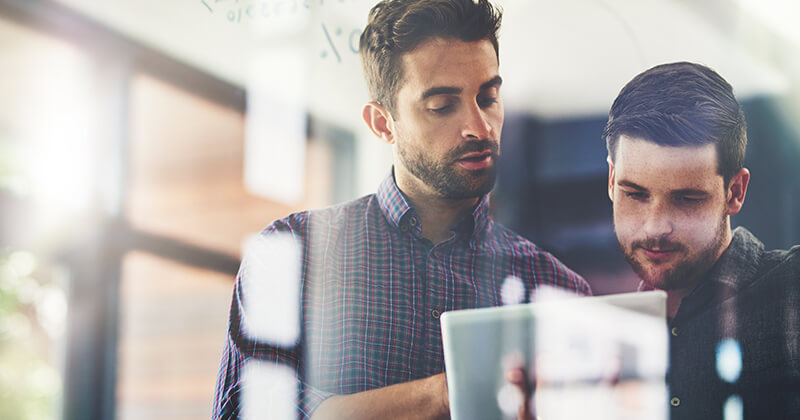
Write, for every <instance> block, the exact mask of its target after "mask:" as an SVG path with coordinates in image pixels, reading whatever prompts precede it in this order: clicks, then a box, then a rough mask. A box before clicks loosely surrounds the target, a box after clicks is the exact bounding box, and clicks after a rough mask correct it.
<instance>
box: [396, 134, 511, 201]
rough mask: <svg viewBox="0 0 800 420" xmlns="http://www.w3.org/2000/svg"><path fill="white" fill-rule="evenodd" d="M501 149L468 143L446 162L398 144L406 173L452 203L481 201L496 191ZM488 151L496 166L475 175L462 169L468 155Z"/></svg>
mask: <svg viewBox="0 0 800 420" xmlns="http://www.w3.org/2000/svg"><path fill="white" fill-rule="evenodd" d="M498 149H499V147H498V145H497V142H496V141H491V140H475V141H471V142H468V143H464V144H463V145H461V146H459V147H457V148H456V149H454V150H452V151H450V152H449V153H447V155H445V156H444V157H443V158H442V159H439V160H435V159H432V158H430V157H429V155H428V154H426V153H425V151H424V150H412V148H411V147H407V146H406V143H405V142H402V143H398V155H399V157H400V161H401V162H402V163H403V165H404V166H405V167H406V169H408V171H409V172H410V173H411V174H412V175H414V176H415V177H417V178H418V179H419V180H420V181H422V182H423V183H424V184H425V185H427V186H428V187H430V188H432V189H433V190H434V191H436V192H437V193H438V194H439V195H440V196H441V197H442V198H447V199H451V200H463V199H469V198H475V197H480V196H482V195H484V194H487V193H488V192H489V191H491V190H492V188H494V183H495V179H496V178H497V169H496V166H495V165H496V162H497V158H498V156H499V150H498ZM484 150H490V151H491V152H492V166H490V167H488V168H485V169H480V170H475V171H469V170H466V169H463V168H459V167H458V163H456V161H457V160H458V158H459V157H461V156H463V155H464V154H465V153H469V152H481V151H484Z"/></svg>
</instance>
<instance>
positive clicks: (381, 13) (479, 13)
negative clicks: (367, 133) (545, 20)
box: [359, 0, 502, 112]
mask: <svg viewBox="0 0 800 420" xmlns="http://www.w3.org/2000/svg"><path fill="white" fill-rule="evenodd" d="M501 19H502V12H501V11H500V10H499V9H498V8H496V7H494V6H492V4H491V3H489V1H488V0H477V1H475V0H383V1H381V2H380V3H378V4H376V5H375V6H374V7H373V8H372V10H371V11H370V12H369V21H368V23H367V27H366V28H365V29H364V32H363V33H362V34H361V39H360V42H359V52H360V54H361V65H362V67H363V69H364V76H365V78H366V79H367V86H368V87H369V94H370V96H371V98H372V100H374V101H377V102H378V103H380V104H383V105H384V106H386V107H387V108H388V109H389V111H390V112H392V111H393V110H394V109H395V105H396V103H395V99H396V98H395V96H396V94H397V91H398V89H399V85H400V81H401V80H402V78H403V67H402V61H401V56H402V54H403V53H406V52H409V51H411V50H413V49H414V48H416V47H417V46H418V45H419V44H420V43H421V42H423V41H425V40H427V39H430V38H434V37H443V38H456V39H459V40H461V41H464V42H472V41H480V40H483V39H487V40H489V41H491V43H492V45H493V46H494V50H495V54H497V55H498V57H499V48H498V43H497V31H498V30H499V28H500V21H501Z"/></svg>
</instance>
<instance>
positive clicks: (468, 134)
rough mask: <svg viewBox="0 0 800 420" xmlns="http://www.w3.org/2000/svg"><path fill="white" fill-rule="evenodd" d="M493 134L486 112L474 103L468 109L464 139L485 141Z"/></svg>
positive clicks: (463, 132) (463, 131)
mask: <svg viewBox="0 0 800 420" xmlns="http://www.w3.org/2000/svg"><path fill="white" fill-rule="evenodd" d="M491 134H492V125H491V124H490V123H489V118H488V115H487V114H486V111H485V110H484V109H482V108H481V107H480V106H478V104H477V103H473V104H472V105H471V106H469V107H468V109H467V115H466V120H465V121H464V128H463V129H462V133H461V135H462V137H463V138H465V139H477V140H483V139H486V138H489V136H490V135H491Z"/></svg>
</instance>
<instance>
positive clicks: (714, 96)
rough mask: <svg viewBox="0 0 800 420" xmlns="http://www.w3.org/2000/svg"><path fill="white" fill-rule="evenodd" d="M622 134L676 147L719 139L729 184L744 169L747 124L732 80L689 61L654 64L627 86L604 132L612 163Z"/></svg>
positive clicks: (722, 169) (720, 158) (720, 165)
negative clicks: (735, 94) (734, 92)
mask: <svg viewBox="0 0 800 420" xmlns="http://www.w3.org/2000/svg"><path fill="white" fill-rule="evenodd" d="M621 135H626V136H630V137H639V138H642V139H644V140H647V141H650V142H653V143H656V144H659V145H663V146H673V147H680V146H703V145H706V144H715V145H716V149H717V166H718V167H717V171H718V173H719V174H720V175H722V178H723V180H724V181H725V186H727V185H728V183H729V182H730V180H731V178H733V176H734V175H736V173H737V172H739V170H741V169H742V166H743V165H744V154H745V149H746V148H747V123H746V122H745V118H744V113H743V112H742V108H741V106H740V105H739V103H738V102H737V101H736V97H735V96H734V94H733V88H732V87H731V85H730V84H729V83H728V82H727V81H725V79H723V78H722V76H720V75H719V74H717V72H715V71H714V70H711V69H710V68H708V67H706V66H703V65H700V64H695V63H689V62H678V63H669V64H662V65H658V66H655V67H653V68H651V69H649V70H647V71H645V72H643V73H641V74H639V75H638V76H636V77H634V78H633V80H631V81H630V82H628V84H626V85H625V87H623V88H622V90H621V91H620V93H619V95H618V96H617V99H615V100H614V104H613V105H612V106H611V111H610V112H609V113H608V123H607V124H606V128H605V131H604V132H603V138H604V139H605V141H606V147H607V148H608V156H609V158H610V159H611V161H612V163H613V161H614V158H615V156H614V153H615V151H616V145H617V140H618V139H619V137H620V136H621Z"/></svg>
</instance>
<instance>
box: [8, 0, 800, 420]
mask: <svg viewBox="0 0 800 420" xmlns="http://www.w3.org/2000/svg"><path fill="white" fill-rule="evenodd" d="M496 3H497V4H499V5H501V6H502V7H503V9H504V10H505V15H504V20H503V29H502V32H501V37H500V45H501V47H500V63H501V67H500V70H501V74H502V75H503V78H504V80H505V82H504V87H503V95H504V100H505V105H506V122H505V126H504V132H503V151H504V162H503V166H502V168H501V174H500V178H499V181H498V186H497V188H496V190H495V194H494V196H493V197H494V198H493V209H494V214H495V218H496V219H497V220H499V221H500V222H502V223H504V224H506V225H507V226H509V227H511V228H513V229H515V230H517V231H518V232H520V233H522V234H523V235H525V236H527V237H528V238H530V239H532V240H533V241H534V242H536V243H537V244H539V245H540V246H542V247H544V248H545V249H547V250H549V251H551V252H553V253H554V254H556V255H557V256H558V257H559V258H561V259H562V260H563V261H564V262H565V263H567V265H569V266H571V267H572V268H573V269H575V270H576V271H578V272H579V273H580V274H582V275H583V276H584V277H585V278H586V279H587V280H588V281H589V282H590V283H591V284H592V287H593V289H594V291H595V293H597V294H607V293H614V292H623V291H631V290H635V288H636V285H637V281H636V279H635V278H634V276H633V274H632V273H631V272H630V270H629V269H628V268H627V265H626V264H625V262H624V260H623V259H622V257H621V255H620V253H619V251H618V249H617V246H616V241H615V237H614V233H613V226H612V224H611V205H610V202H609V200H608V197H607V193H606V181H607V179H606V177H607V167H606V163H605V157H606V152H605V145H604V143H603V142H602V140H601V139H600V134H601V132H602V129H603V126H604V124H605V121H606V115H607V112H608V109H609V107H610V105H611V102H612V101H613V99H614V97H615V96H616V94H617V92H618V91H619V89H620V88H621V87H622V86H623V85H624V83H625V82H627V81H628V80H630V79H631V78H632V77H633V76H634V75H636V74H638V73H640V72H641V71H643V70H645V69H647V68H649V67H651V66H653V65H656V64H660V63H664V62H671V61H680V60H689V61H696V62H700V63H703V64H706V65H709V66H711V67H712V68H714V69H716V70H717V71H718V72H720V73H721V74H722V76H723V77H725V78H726V79H727V80H728V81H729V82H731V84H732V85H733V86H734V88H735V90H736V93H737V96H738V97H739V99H740V101H741V102H742V104H743V106H744V108H745V113H746V117H747V120H748V126H749V127H748V135H749V140H750V143H749V145H748V152H747V153H748V154H747V160H746V166H748V167H749V168H750V170H751V173H752V178H751V182H750V189H749V192H748V197H747V201H746V203H745V206H744V210H743V211H742V213H741V214H740V215H737V216H736V217H735V218H734V220H733V222H734V224H735V225H745V226H747V227H749V228H750V229H751V231H753V232H754V233H755V234H756V235H757V236H758V237H760V239H761V240H762V241H764V242H765V244H766V245H767V247H768V248H787V247H789V246H791V245H793V244H796V243H798V242H800V221H798V217H797V215H798V214H800V182H798V180H800V137H799V136H798V132H799V130H798V128H799V127H798V122H800V30H799V29H798V25H797V22H798V20H800V5H799V4H798V3H797V2H795V1H793V0H784V1H781V0H758V1H756V0H704V1H693V0H673V1H666V0H568V1H558V2H556V1H547V0H497V1H496ZM373 4H374V1H373V0H173V1H169V2H165V1H158V0H135V1H134V0H0V418H2V419H126V420H133V419H206V418H209V417H210V415H211V401H212V396H213V392H214V382H215V378H216V374H217V369H218V365H219V358H220V354H221V350H222V344H223V340H224V337H225V331H226V327H227V316H228V308H229V304H230V297H231V292H232V285H233V280H234V276H235V273H236V270H237V268H238V264H239V259H240V256H241V249H242V246H243V245H242V244H243V243H244V242H245V241H246V239H247V238H248V237H249V236H250V235H252V234H254V233H256V232H258V231H259V230H260V229H261V228H263V227H264V226H266V225H267V224H268V223H269V222H271V221H272V220H274V219H276V218H280V217H283V216H285V215H287V214H289V213H290V212H293V211H297V210H301V209H307V208H317V207H322V206H326V205H329V204H332V203H335V202H340V201H344V200H349V199H353V198H356V197H359V196H361V195H364V194H368V193H371V192H373V191H374V190H375V189H376V187H377V185H378V183H379V182H380V181H381V179H382V178H383V177H384V176H385V175H386V174H387V173H388V171H389V168H390V165H391V155H390V150H389V148H388V147H386V146H385V145H383V144H382V143H381V142H380V141H378V140H377V139H375V138H373V137H372V135H371V134H370V133H369V131H368V130H367V129H366V128H365V127H364V125H363V122H362V121H361V118H360V115H361V106H362V105H363V103H364V102H365V101H366V100H367V93H366V87H365V86H364V83H363V81H362V76H361V69H360V64H359V60H358V54H357V46H358V37H359V35H360V33H361V30H362V29H363V27H364V25H365V22H366V15H367V12H368V10H369V9H370V7H371V6H372V5H373Z"/></svg>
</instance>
